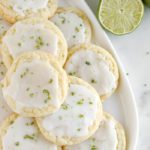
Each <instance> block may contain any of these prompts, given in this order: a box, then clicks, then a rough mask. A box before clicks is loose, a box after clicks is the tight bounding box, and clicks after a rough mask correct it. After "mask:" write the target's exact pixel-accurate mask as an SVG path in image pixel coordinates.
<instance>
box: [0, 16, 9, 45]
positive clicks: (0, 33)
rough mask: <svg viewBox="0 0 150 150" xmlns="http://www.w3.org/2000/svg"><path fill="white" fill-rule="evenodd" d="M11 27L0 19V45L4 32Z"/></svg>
mask: <svg viewBox="0 0 150 150" xmlns="http://www.w3.org/2000/svg"><path fill="white" fill-rule="evenodd" d="M10 27H11V24H10V23H8V22H7V21H6V20H4V19H3V18H2V17H0V43H1V40H2V37H3V36H4V35H5V33H6V31H7V30H8V29H9V28H10Z"/></svg>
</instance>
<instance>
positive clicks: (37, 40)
mask: <svg viewBox="0 0 150 150" xmlns="http://www.w3.org/2000/svg"><path fill="white" fill-rule="evenodd" d="M35 42H36V45H35V48H36V49H40V48H41V47H42V46H43V45H44V42H43V40H42V38H41V37H40V36H39V37H38V38H37V39H36V41H35Z"/></svg>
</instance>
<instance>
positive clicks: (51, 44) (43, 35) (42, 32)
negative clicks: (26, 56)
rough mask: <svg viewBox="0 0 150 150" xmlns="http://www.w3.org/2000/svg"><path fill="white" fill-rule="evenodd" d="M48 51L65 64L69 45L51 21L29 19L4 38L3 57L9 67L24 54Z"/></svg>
mask: <svg viewBox="0 0 150 150" xmlns="http://www.w3.org/2000/svg"><path fill="white" fill-rule="evenodd" d="M37 50H38V51H39V50H41V51H47V52H49V53H51V54H53V55H54V56H55V57H56V58H57V59H58V60H59V62H60V64H62V65H63V64H64V62H65V60H66V57H67V43H66V41H65V38H64V36H63V34H62V33H61V31H60V30H59V29H58V28H57V27H56V26H55V25H54V24H53V23H52V22H50V21H48V20H44V19H39V18H28V19H25V20H21V21H19V22H17V23H16V24H14V25H13V26H12V27H11V28H10V29H9V30H8V32H7V33H6V34H5V36H4V37H3V41H2V55H3V60H4V63H5V65H6V66H7V67H9V66H10V65H11V63H12V62H13V60H14V59H15V58H16V57H17V56H18V55H20V54H21V53H23V52H28V51H37Z"/></svg>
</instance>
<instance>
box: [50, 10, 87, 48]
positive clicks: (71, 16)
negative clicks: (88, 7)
mask: <svg viewBox="0 0 150 150" xmlns="http://www.w3.org/2000/svg"><path fill="white" fill-rule="evenodd" d="M51 20H52V21H53V22H54V23H55V24H56V25H57V26H58V27H59V28H60V30H61V31H62V32H63V34H64V36H65V38H66V40H67V43H68V46H69V47H72V46H73V45H76V44H79V43H84V41H85V40H86V27H85V24H84V22H83V20H82V18H80V17H79V16H78V15H77V14H75V13H72V12H64V13H59V14H56V15H55V16H54V17H53V18H52V19H51Z"/></svg>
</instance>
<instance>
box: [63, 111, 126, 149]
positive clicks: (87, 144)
mask: <svg viewBox="0 0 150 150" xmlns="http://www.w3.org/2000/svg"><path fill="white" fill-rule="evenodd" d="M63 150H126V137H125V132H124V129H123V127H122V126H121V125H120V123H118V122H117V121H116V120H114V118H113V117H112V116H111V115H109V114H107V113H104V119H103V121H102V122H101V124H100V126H99V129H98V130H97V131H96V133H95V134H94V135H93V136H91V137H90V138H89V139H88V140H86V141H84V142H83V143H81V144H78V145H74V146H66V147H64V149H63Z"/></svg>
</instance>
